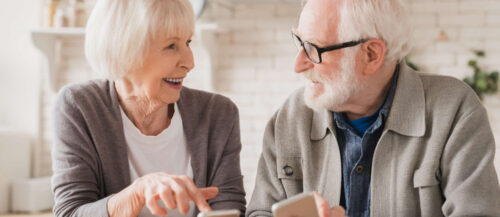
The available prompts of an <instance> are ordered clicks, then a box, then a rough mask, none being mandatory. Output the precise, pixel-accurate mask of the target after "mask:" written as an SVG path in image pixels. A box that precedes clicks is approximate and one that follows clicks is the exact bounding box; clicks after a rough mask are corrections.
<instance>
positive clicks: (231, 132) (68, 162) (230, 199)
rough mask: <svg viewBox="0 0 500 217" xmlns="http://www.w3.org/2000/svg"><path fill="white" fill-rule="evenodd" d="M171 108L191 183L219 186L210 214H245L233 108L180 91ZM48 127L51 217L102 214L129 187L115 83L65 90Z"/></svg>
mask: <svg viewBox="0 0 500 217" xmlns="http://www.w3.org/2000/svg"><path fill="white" fill-rule="evenodd" d="M177 103H178V107H179V111H180V113H181V116H182V123H183V126H184V133H185V135H186V142H187V145H188V150H189V152H190V154H191V166H192V168H193V173H194V178H193V179H194V183H195V184H196V185H197V186H198V187H207V186H217V187H219V194H218V195H217V196H216V197H215V198H213V199H211V200H209V201H208V202H209V204H210V206H211V207H212V208H213V209H239V210H240V211H241V213H242V214H244V213H245V203H246V202H245V191H244V189H243V176H242V175H241V171H240V161H239V159H240V158H239V154H240V151H241V142H240V128H239V118H238V109H237V107H236V106H235V105H234V103H233V102H231V100H229V99H228V98H226V97H223V96H221V95H217V94H212V93H207V92H203V91H199V90H193V89H189V88H186V87H183V88H182V90H181V93H180V98H179V101H178V102H177ZM53 124H54V125H53V126H54V129H55V135H54V146H53V149H52V161H53V162H52V164H53V172H54V174H53V176H52V190H53V192H54V197H55V206H54V213H55V215H56V216H58V217H62V216H91V217H99V216H108V212H107V209H106V202H107V200H108V198H109V196H110V195H112V194H114V193H117V192H119V191H121V190H122V189H124V188H125V187H127V186H128V185H130V184H131V180H130V174H129V164H128V159H127V144H126V142H125V137H124V133H123V124H122V118H121V114H120V109H119V101H118V96H117V93H116V90H115V88H114V82H113V81H109V80H93V81H88V82H85V83H81V84H76V85H71V86H67V87H65V88H63V89H62V90H61V91H60V93H59V95H58V97H57V102H56V104H55V108H54V123H53ZM196 213H198V210H197V211H196Z"/></svg>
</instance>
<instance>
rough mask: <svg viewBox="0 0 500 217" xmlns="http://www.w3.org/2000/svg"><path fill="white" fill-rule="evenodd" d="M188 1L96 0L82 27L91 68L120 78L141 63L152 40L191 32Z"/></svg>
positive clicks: (110, 76)
mask: <svg viewBox="0 0 500 217" xmlns="http://www.w3.org/2000/svg"><path fill="white" fill-rule="evenodd" d="M194 22H195V21H194V12H193V8H192V7H191V4H190V3H189V1H188V0H98V1H97V3H96V5H95V7H94V9H93V10H92V13H91V14H90V17H89V20H88V23H87V27H86V30H85V33H86V36H85V56H86V57H87V60H88V62H89V64H90V66H91V67H92V69H93V70H94V71H96V72H98V73H100V74H103V75H104V76H106V77H107V78H110V79H114V80H115V79H119V78H121V77H123V76H125V75H126V74H127V73H129V72H131V71H133V70H135V69H137V68H139V67H140V66H142V63H143V59H144V57H145V56H144V55H145V53H146V52H147V49H148V47H149V45H150V42H151V40H152V39H155V38H156V37H158V36H164V37H167V38H168V37H173V36H182V35H187V34H192V33H193V32H194Z"/></svg>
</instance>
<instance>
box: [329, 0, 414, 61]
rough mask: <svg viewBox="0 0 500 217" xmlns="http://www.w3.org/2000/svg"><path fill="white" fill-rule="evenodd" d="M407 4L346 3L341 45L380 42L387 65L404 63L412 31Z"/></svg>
mask: <svg viewBox="0 0 500 217" xmlns="http://www.w3.org/2000/svg"><path fill="white" fill-rule="evenodd" d="M406 4H407V2H405V0H356V1H352V0H344V2H343V6H342V8H340V11H339V12H340V24H339V28H338V36H339V42H346V41H352V40H360V39H371V38H378V39H382V40H384V42H385V44H386V49H387V52H386V57H385V63H388V62H393V61H400V60H402V59H403V58H404V57H405V56H406V55H408V53H409V52H410V50H411V35H412V34H411V27H410V25H409V23H408V21H409V20H408V19H409V11H408V9H407V7H405V5H406Z"/></svg>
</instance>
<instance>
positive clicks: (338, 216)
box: [313, 192, 345, 217]
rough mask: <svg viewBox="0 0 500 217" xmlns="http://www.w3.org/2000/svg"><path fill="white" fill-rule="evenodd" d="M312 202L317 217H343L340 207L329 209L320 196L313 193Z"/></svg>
mask: <svg viewBox="0 0 500 217" xmlns="http://www.w3.org/2000/svg"><path fill="white" fill-rule="evenodd" d="M313 194H314V200H315V201H316V208H317V209H318V214H319V217H345V210H344V208H342V207H341V206H334V207H330V204H328V201H326V200H325V198H323V197H322V196H321V195H319V194H318V193H316V192H314V193H313Z"/></svg>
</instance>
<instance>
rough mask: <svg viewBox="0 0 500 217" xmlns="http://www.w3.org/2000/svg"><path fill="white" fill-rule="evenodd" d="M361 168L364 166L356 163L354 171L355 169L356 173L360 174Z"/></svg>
mask: <svg viewBox="0 0 500 217" xmlns="http://www.w3.org/2000/svg"><path fill="white" fill-rule="evenodd" d="M363 169H364V168H363V166H361V165H358V166H357V167H356V169H355V171H356V173H357V174H360V173H362V172H363Z"/></svg>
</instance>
